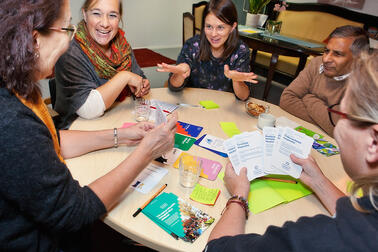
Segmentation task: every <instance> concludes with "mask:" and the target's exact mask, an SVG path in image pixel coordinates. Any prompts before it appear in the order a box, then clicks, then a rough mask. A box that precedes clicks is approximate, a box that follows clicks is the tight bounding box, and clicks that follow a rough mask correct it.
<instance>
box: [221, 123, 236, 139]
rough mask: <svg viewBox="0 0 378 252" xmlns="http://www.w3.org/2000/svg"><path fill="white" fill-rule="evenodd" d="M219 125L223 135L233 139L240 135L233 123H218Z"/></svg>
mask: <svg viewBox="0 0 378 252" xmlns="http://www.w3.org/2000/svg"><path fill="white" fill-rule="evenodd" d="M219 124H220V126H221V128H222V130H223V131H224V133H226V134H227V136H229V137H233V136H235V135H238V134H240V133H241V132H240V130H239V129H238V127H237V126H236V124H235V123H234V122H219Z"/></svg>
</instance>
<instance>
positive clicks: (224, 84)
mask: <svg viewBox="0 0 378 252" xmlns="http://www.w3.org/2000/svg"><path fill="white" fill-rule="evenodd" d="M199 46H200V37H199V35H196V36H194V37H193V38H190V39H188V40H187V41H186V42H185V44H184V46H183V47H182V49H181V52H180V55H179V56H178V58H177V61H176V64H177V65H178V64H180V63H187V64H188V65H189V66H190V71H191V72H190V76H189V77H188V78H187V79H186V80H185V82H184V84H183V85H182V86H181V87H178V88H177V87H173V86H172V85H171V83H170V82H169V80H168V84H169V85H168V87H169V89H170V90H172V91H179V90H182V89H183V88H184V87H195V88H206V89H213V90H220V91H227V92H234V90H233V87H232V80H231V79H228V78H227V77H226V76H225V75H224V65H229V66H230V70H237V71H239V72H250V69H249V48H248V46H247V45H246V44H244V43H243V42H242V41H241V40H239V42H238V46H237V48H236V49H235V51H234V52H233V53H232V54H231V55H230V56H229V57H228V58H227V59H226V60H222V59H221V58H215V57H214V56H213V55H211V56H210V60H209V61H200V60H199V51H200V47H199ZM171 75H172V74H171ZM245 83H246V84H247V86H248V88H249V90H251V86H250V83H248V82H245Z"/></svg>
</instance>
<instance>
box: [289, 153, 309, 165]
mask: <svg viewBox="0 0 378 252" xmlns="http://www.w3.org/2000/svg"><path fill="white" fill-rule="evenodd" d="M290 158H291V161H293V162H294V163H295V164H297V165H300V166H303V165H304V164H305V163H306V161H307V159H303V158H299V157H297V156H295V155H294V154H291V155H290Z"/></svg>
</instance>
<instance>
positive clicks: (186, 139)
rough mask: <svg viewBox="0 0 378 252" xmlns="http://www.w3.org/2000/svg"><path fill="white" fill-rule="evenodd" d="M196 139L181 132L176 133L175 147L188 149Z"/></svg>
mask: <svg viewBox="0 0 378 252" xmlns="http://www.w3.org/2000/svg"><path fill="white" fill-rule="evenodd" d="M195 141H196V139H195V138H193V137H190V136H185V135H181V134H177V133H176V134H175V148H178V149H180V150H183V151H188V150H189V149H190V147H192V145H193V144H194V142H195Z"/></svg>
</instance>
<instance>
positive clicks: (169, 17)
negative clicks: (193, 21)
mask: <svg viewBox="0 0 378 252" xmlns="http://www.w3.org/2000/svg"><path fill="white" fill-rule="evenodd" d="M199 1H200V0H127V1H126V0H123V27H122V28H123V30H125V32H126V38H127V40H128V41H129V43H130V44H131V46H132V47H133V48H143V47H147V48H151V49H156V48H170V47H181V45H182V13H184V12H186V11H188V12H191V11H192V4H193V3H196V2H199ZM70 2H71V13H72V19H73V21H72V22H73V23H74V24H76V23H78V22H79V21H80V20H81V14H80V8H81V5H82V4H83V2H84V0H70Z"/></svg>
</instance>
